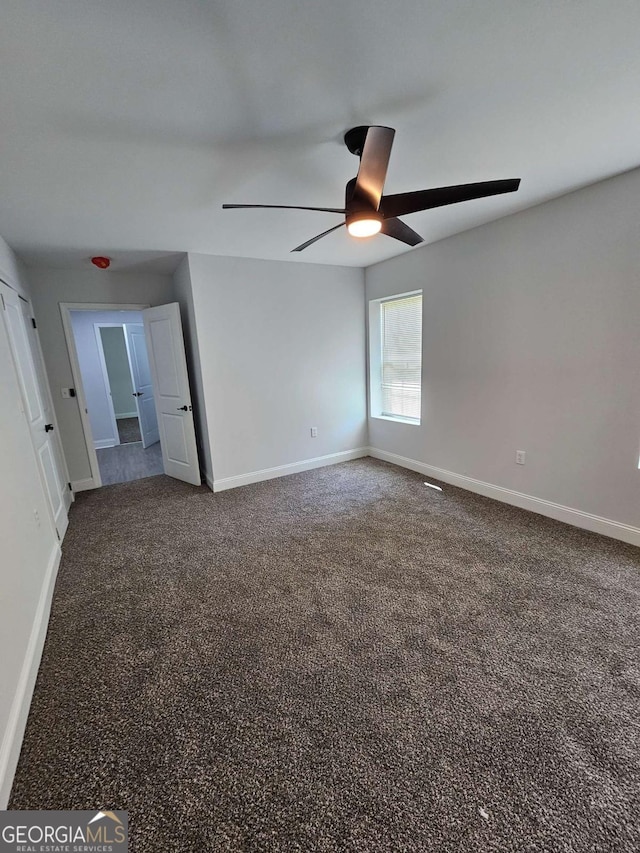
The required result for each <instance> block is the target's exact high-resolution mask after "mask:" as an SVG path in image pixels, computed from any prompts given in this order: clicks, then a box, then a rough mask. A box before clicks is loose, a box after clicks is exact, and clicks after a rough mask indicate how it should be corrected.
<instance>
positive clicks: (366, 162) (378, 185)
mask: <svg viewBox="0 0 640 853" xmlns="http://www.w3.org/2000/svg"><path fill="white" fill-rule="evenodd" d="M395 134H396V132H395V130H394V129H393V128H392V127H375V126H374V127H370V128H369V130H368V131H367V136H366V138H365V140H364V145H363V146H362V154H361V155H360V168H359V169H358V177H357V178H356V184H355V187H354V189H353V196H352V203H354V204H355V205H356V206H358V205H362V206H365V207H368V208H373V209H374V210H377V209H378V208H379V207H380V199H381V198H382V190H383V188H384V181H385V178H386V177H387V168H388V166H389V157H390V156H391V146H392V145H393V137H394V136H395Z"/></svg>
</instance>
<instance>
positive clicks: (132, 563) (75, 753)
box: [11, 459, 640, 853]
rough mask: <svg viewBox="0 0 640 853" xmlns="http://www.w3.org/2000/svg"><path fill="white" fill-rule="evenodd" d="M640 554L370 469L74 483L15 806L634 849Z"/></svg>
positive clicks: (139, 844)
mask: <svg viewBox="0 0 640 853" xmlns="http://www.w3.org/2000/svg"><path fill="white" fill-rule="evenodd" d="M639 623H640V551H639V550H638V549H636V548H633V547H631V546H626V545H623V544H620V543H618V542H615V541H614V540H610V539H606V538H604V537H599V536H596V535H594V534H589V533H585V532H581V531H579V530H577V529H575V528H571V527H567V526H564V525H562V524H559V523H556V522H553V521H550V520H548V519H544V518H542V517H540V516H536V515H533V514H529V513H527V512H524V511H522V510H518V509H514V508H512V507H508V506H506V505H504V504H499V503H495V502H493V501H491V500H488V499H486V498H482V497H479V496H476V495H472V494H470V493H467V492H464V491H461V490H459V489H455V488H453V487H450V486H447V485H444V491H443V492H442V493H438V492H435V491H432V490H431V489H427V488H426V487H425V486H424V485H423V478H422V477H420V476H419V475H417V474H413V473H411V472H407V471H403V470H401V469H398V468H395V467H393V466H390V465H386V464H385V463H381V462H376V461H374V460H368V459H367V460H358V461H355V462H349V463H346V464H344V465H339V466H334V467H331V468H324V469H320V470H317V471H311V472H308V473H305V474H298V475H295V476H292V477H288V478H284V479H281V480H274V481H271V482H266V483H260V484H257V485H254V486H248V487H245V488H242V489H235V490H233V491H228V492H223V493H221V494H218V495H213V494H211V493H210V492H208V491H207V490H206V489H205V488H201V489H197V488H194V487H191V486H187V485H185V484H182V483H179V482H176V481H172V480H170V479H168V478H166V477H164V476H161V477H156V478H153V479H148V480H140V481H138V482H135V483H129V484H125V485H120V486H110V487H107V488H104V489H101V490H99V491H96V492H85V493H82V494H80V495H78V499H77V502H76V505H75V506H74V508H73V510H72V513H71V523H70V526H69V531H68V533H67V539H66V540H65V544H64V558H63V562H62V566H61V569H60V576H59V579H58V582H57V586H56V591H55V597H54V602H53V612H52V618H51V624H50V628H49V633H48V636H47V641H46V647H45V651H44V657H43V661H42V666H41V669H40V674H39V677H38V682H37V686H36V690H35V696H34V700H33V706H32V710H31V714H30V717H29V722H28V727H27V733H26V738H25V742H24V748H23V750H22V755H21V759H20V764H19V767H18V772H17V776H16V780H15V785H14V789H13V795H12V801H11V807H12V808H21V809H31V808H49V809H58V808H72V807H75V808H96V807H98V806H100V807H106V808H118V809H127V810H128V812H129V822H130V826H131V835H132V842H131V848H130V849H131V850H132V851H133V853H143V851H145V853H146V852H147V851H149V853H163V851H185V853H187V851H188V853H194V851H287V853H289V851H301V852H302V853H309V851H323V853H344V851H349V853H362V851H385V853H389V851H416V852H417V851H420V853H425V851H465V853H466V851H482V852H483V853H486V851H496V853H497V851H518V853H522V851H545V853H546V851H572V852H573V851H575V853H578V851H579V852H580V853H582V851H607V853H610V851H629V853H631V851H637V850H638V849H640V821H639V819H640V764H639V758H640V713H639V712H640V667H639V660H638V649H639V648H640V624H639Z"/></svg>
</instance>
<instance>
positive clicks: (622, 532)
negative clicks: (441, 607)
mask: <svg viewBox="0 0 640 853" xmlns="http://www.w3.org/2000/svg"><path fill="white" fill-rule="evenodd" d="M369 455H370V456H373V457H374V458H375V459H382V460H384V461H385V462H392V463H393V464H394V465H400V466H401V467H402V468H409V469H410V470H411V471H417V472H418V473H419V474H424V475H425V476H427V477H434V478H435V479H436V480H442V481H443V482H444V483H449V484H450V485H452V486H459V487H460V488H461V489H467V490H468V491H470V492H476V494H479V495H484V496H485V497H487V498H493V499H494V500H497V501H502V503H507V504H511V505H512V506H517V507H520V508H521V509H528V510H529V511H530V512H537V513H538V514H539V515H546V516H547V517H548V518H555V519H556V521H563V522H564V523H565V524H572V525H573V526H574V527H581V528H583V529H584V530H591V531H592V532H593V533H602V534H603V535H604V536H611V537H612V538H613V539H620V540H621V541H622V542H628V543H629V544H630V545H638V546H640V528H639V527H633V526H632V525H630V524H622V523H621V522H619V521H613V520H612V519H610V518H602V517H601V516H599V515H592V514H591V513H589V512H583V511H582V510H579V509H573V508H572V507H568V506H563V505H562V504H557V503H553V501H546V500H543V499H542V498H536V497H533V496H532V495H526V494H524V493H523V492H515V491H513V490H512V489H505V488H503V487H502V486H494V485H493V484H491V483H484V482H483V481H482V480H474V479H473V478H472V477H466V476H464V475H463V474H455V473H454V472H453V471H447V470H445V469H444V468H436V467H435V466H433V465H426V464H425V463H424V462H417V461H416V460H415V459H408V458H407V457H406V456H399V455H398V454H397V453H389V452H388V451H386V450H378V449H377V448H375V447H370V448H369Z"/></svg>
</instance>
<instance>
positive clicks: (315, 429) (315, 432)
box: [311, 427, 318, 438]
mask: <svg viewBox="0 0 640 853" xmlns="http://www.w3.org/2000/svg"><path fill="white" fill-rule="evenodd" d="M317 437H318V427H311V438H317Z"/></svg>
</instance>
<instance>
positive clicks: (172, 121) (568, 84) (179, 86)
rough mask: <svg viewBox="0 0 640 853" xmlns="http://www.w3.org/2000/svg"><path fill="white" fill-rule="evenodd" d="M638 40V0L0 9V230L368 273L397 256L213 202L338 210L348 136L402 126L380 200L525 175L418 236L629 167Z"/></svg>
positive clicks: (75, 243) (306, 222)
mask: <svg viewBox="0 0 640 853" xmlns="http://www.w3.org/2000/svg"><path fill="white" fill-rule="evenodd" d="M638 33H640V3H638V2H637V0H615V3H611V2H610V0H608V1H607V0H604V2H600V0H482V2H478V0H393V2H389V0H348V2H345V0H317V2H300V0H267V2H262V3H261V2H256V0H219V2H213V0H210V2H205V0H179V2H177V1H176V0H134V2H132V0H109V2H104V0H2V23H1V26H0V56H1V57H2V69H3V71H2V74H1V75H0V117H1V120H2V127H1V131H0V146H1V148H0V234H2V235H3V236H4V237H5V238H6V239H7V240H8V241H9V243H11V245H13V246H14V248H16V249H17V250H18V251H19V253H20V254H21V255H22V256H23V257H24V258H25V259H26V260H27V261H28V262H30V263H56V264H58V265H59V264H60V263H63V262H64V263H72V262H73V263H74V264H75V263H86V258H87V257H88V256H90V255H92V254H96V253H101V254H103V253H107V254H111V255H113V256H114V258H115V259H116V261H117V258H118V254H119V253H120V252H122V253H125V254H126V253H132V252H133V253H136V252H141V253H145V257H147V256H153V255H154V253H173V252H184V251H195V252H205V253H210V254H217V255H236V256H240V257H254V258H273V259H282V260H285V259H286V260H294V261H307V262H313V263H328V264H346V265H354V266H368V265H370V264H372V263H375V262H377V261H380V260H382V259H384V258H388V257H392V256H393V255H397V254H399V253H401V252H404V251H409V250H408V249H407V248H406V247H404V246H403V245H402V244H401V243H398V242H397V241H395V240H392V239H390V238H388V237H384V236H378V237H375V238H372V239H370V240H368V241H366V242H357V241H355V240H354V239H353V238H349V237H348V236H347V235H346V234H345V233H344V229H342V230H340V231H338V232H336V233H335V234H332V235H330V236H328V237H327V238H326V239H324V240H321V241H320V242H319V243H317V244H315V245H314V246H313V247H311V248H309V249H308V250H306V251H305V252H302V253H300V254H295V255H291V254H290V250H291V249H292V248H293V247H294V246H296V245H297V244H298V243H301V242H303V241H304V240H306V239H308V238H310V237H312V236H313V235H314V234H317V233H319V232H321V231H324V230H326V229H327V228H329V227H331V226H332V225H334V224H337V222H338V221H339V218H338V217H336V216H335V215H332V214H327V213H310V212H302V211H300V212H295V211H294V212H289V211H268V210H267V211H265V210H257V211H238V210H232V211H222V210H221V205H222V203H223V202H234V203H262V204H302V205H313V206H330V207H340V206H342V203H343V195H344V185H345V183H346V182H347V180H348V179H349V178H351V177H353V176H354V175H355V173H356V171H357V165H358V161H357V158H355V157H354V156H353V155H351V154H349V152H348V151H347V149H346V148H345V147H344V145H343V143H342V141H341V139H342V135H343V133H344V131H345V130H346V129H348V128H349V127H351V126H353V125H357V124H386V125H390V126H392V127H395V128H396V131H397V132H396V139H395V144H394V149H393V153H392V158H391V164H390V168H389V172H388V176H387V184H386V190H387V192H390V193H397V192H404V191H408V190H415V189H424V188H427V187H434V186H441V185H448V184H455V183H468V182H471V181H483V180H493V179H500V178H511V177H521V178H522V185H521V188H520V191H519V192H518V193H515V194H512V195H508V196H503V197H497V198H491V199H487V200H481V201H471V202H466V203H464V204H460V205H454V206H451V207H446V208H441V209H439V210H434V211H430V212H425V213H420V214H413V215H411V216H408V217H406V221H407V223H408V224H409V225H411V227H412V228H414V229H415V230H417V231H418V232H419V233H421V234H422V235H423V236H424V238H425V240H426V241H427V242H432V241H434V240H437V239H440V238H442V237H445V236H448V235H450V234H453V233H456V232H458V231H463V230H465V229H467V228H471V227H473V226H475V225H478V224H480V223H483V222H487V221H489V220H491V219H496V218H498V217H501V216H505V215H507V214H509V213H513V212H514V211H517V210H521V209H523V208H526V207H530V206H531V205H534V204H537V203H539V202H541V201H544V200H546V199H549V198H551V197H554V196H557V195H560V194H563V193H566V192H569V191H571V190H573V189H576V188H578V187H580V186H583V185H585V184H588V183H591V182H594V181H597V180H600V179H602V178H605V177H608V176H610V175H613V174H616V173H619V172H622V171H625V170H627V169H631V168H635V167H636V166H638V165H639V164H640V111H639V110H638V94H639V91H640V50H639V49H638V48H639V41H638ZM64 259H66V260H64ZM71 259H73V260H71Z"/></svg>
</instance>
